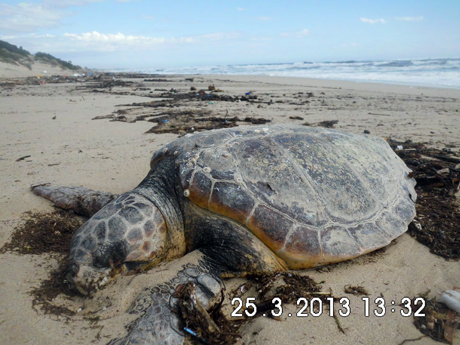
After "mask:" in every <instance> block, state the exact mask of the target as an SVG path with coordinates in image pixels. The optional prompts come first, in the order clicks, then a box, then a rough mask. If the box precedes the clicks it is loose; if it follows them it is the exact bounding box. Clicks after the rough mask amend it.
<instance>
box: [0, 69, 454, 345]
mask: <svg viewBox="0 0 460 345" xmlns="http://www.w3.org/2000/svg"><path fill="white" fill-rule="evenodd" d="M9 77H12V76H11V75H10V76H9ZM13 77H14V75H13ZM167 79H168V80H172V82H162V83H148V84H147V85H146V87H150V88H152V90H153V89H154V88H165V89H169V88H171V87H175V88H176V89H178V90H182V91H187V90H188V89H189V88H190V86H191V85H194V86H196V87H197V89H201V88H205V89H207V86H208V85H209V84H214V85H215V86H216V88H219V89H222V90H224V91H225V94H230V95H233V94H235V95H242V94H244V93H245V92H248V91H253V92H255V94H257V95H258V96H261V97H262V99H265V100H266V101H269V100H270V99H272V100H273V104H271V105H267V104H262V105H261V107H257V105H251V104H249V103H247V102H235V103H230V102H213V104H209V102H199V108H200V109H208V110H211V111H213V112H214V113H215V114H222V115H224V114H225V113H226V111H227V110H228V111H229V114H230V116H240V117H242V118H244V117H245V116H256V117H264V118H268V119H272V121H273V122H274V123H299V124H301V123H303V122H309V123H316V122H320V121H324V120H338V121H339V122H338V124H337V125H336V128H338V129H341V130H345V131H349V132H354V133H362V132H363V131H364V130H368V131H370V133H371V135H376V136H385V137H392V138H394V139H397V140H401V141H405V140H407V139H411V140H413V141H421V142H429V143H431V144H432V145H433V146H437V147H440V148H444V147H446V145H448V146H449V147H452V148H451V149H452V150H453V151H454V152H458V151H459V148H460V124H459V119H460V115H459V113H458V111H459V110H460V90H453V89H432V88H421V87H410V86H397V85H386V84H371V83H353V82H342V81H322V80H311V79H300V78H298V79H297V78H275V77H244V76H195V81H194V82H184V81H183V80H184V78H183V77H180V76H174V77H167ZM1 81H2V80H0V82H1ZM3 81H5V79H3ZM137 81H139V80H137ZM0 91H1V92H0V119H1V124H2V125H1V129H0V131H1V135H0V147H1V151H0V171H1V174H0V184H1V186H2V189H1V192H0V203H1V207H0V247H1V246H3V244H5V243H6V242H7V241H9V239H10V236H11V234H12V232H13V230H14V228H15V226H17V225H18V224H19V222H20V219H21V215H22V213H23V212H26V211H30V210H41V211H50V210H52V207H51V205H50V203H49V202H47V201H45V200H44V199H41V198H39V197H36V196H35V195H33V194H32V193H31V191H30V189H29V187H30V186H31V185H33V184H37V183H44V182H50V183H53V184H61V185H81V186H85V187H89V188H94V189H100V190H104V191H108V192H113V193H121V192H124V191H127V190H130V189H132V188H133V187H135V186H136V185H137V184H138V183H139V182H140V181H141V179H142V178H143V177H144V176H145V175H146V173H147V171H148V166H149V159H150V157H151V155H152V153H153V152H154V151H155V150H157V149H158V148H160V147H161V146H162V145H164V144H165V143H167V142H169V141H171V140H173V139H174V138H176V137H177V135H175V134H161V135H158V134H144V132H146V131H147V130H148V129H150V128H151V127H152V126H153V124H152V123H150V122H146V121H138V122H136V123H123V122H109V121H108V120H97V121H96V120H94V121H93V120H91V119H92V118H93V117H95V116H100V115H108V114H111V113H112V112H113V111H115V110H117V109H120V108H119V107H115V106H116V105H119V104H130V103H133V102H147V101H149V100H150V99H149V98H145V97H141V96H142V93H140V92H137V91H134V90H131V91H132V92H130V93H132V94H129V95H114V94H108V93H91V92H83V91H79V90H76V85H75V84H46V85H40V86H24V85H23V86H16V87H14V88H12V89H10V88H8V87H1V86H0ZM113 91H117V89H116V88H114V90H113ZM120 91H126V88H125V89H123V90H122V89H121V88H120ZM298 92H303V94H298ZM308 92H312V93H313V94H314V97H312V98H308V100H309V102H310V103H308V104H306V103H305V102H304V101H305V100H307V98H306V97H307V96H306V94H307V93H308ZM144 94H145V92H144ZM277 101H282V102H277ZM193 107H198V103H197V102H195V103H190V104H187V105H186V106H183V107H182V109H189V108H193ZM129 108H132V107H121V109H129ZM136 111H137V112H138V113H141V112H142V111H141V110H136ZM149 111H152V110H149ZM54 116H55V117H56V118H55V119H53V117H54ZM290 116H301V117H303V118H304V120H291V119H289V117H290ZM28 155H30V157H28V158H26V159H23V160H21V161H16V160H17V159H18V158H20V157H23V156H28ZM186 261H187V257H185V258H182V259H180V260H177V261H174V262H172V263H169V264H168V265H167V266H166V267H165V266H162V267H160V268H157V269H154V270H152V271H150V272H149V273H148V274H146V275H142V276H138V277H120V278H117V280H116V282H115V283H114V284H112V285H110V286H108V288H107V289H105V290H104V291H102V292H100V293H99V294H98V295H97V296H96V297H95V298H94V299H93V300H90V301H88V300H87V301H85V300H84V299H80V298H75V299H73V300H70V301H67V300H65V299H64V298H61V297H58V298H57V299H56V301H55V303H56V304H64V305H66V306H68V307H69V308H71V309H72V308H73V309H74V310H77V309H79V308H82V311H81V312H80V313H78V314H77V316H75V317H70V318H68V317H65V316H55V315H45V314H44V313H43V311H40V310H34V309H33V308H32V297H31V296H30V295H29V291H30V290H31V289H32V288H34V287H36V286H38V285H39V284H40V282H41V281H43V280H44V279H46V278H47V277H48V276H49V273H50V271H51V270H52V269H54V268H56V265H57V264H56V260H55V259H53V258H50V256H49V255H39V256H38V255H18V254H13V253H11V252H6V253H4V254H0V343H1V344H34V345H41V344H54V343H60V344H90V343H91V344H105V343H107V341H108V340H109V339H111V338H113V337H115V336H117V335H119V334H122V333H123V332H124V329H123V325H124V324H126V323H127V322H128V319H130V317H129V316H128V315H126V314H125V313H124V309H125V308H126V306H127V305H129V302H130V301H131V299H132V298H133V296H135V295H136V293H137V292H139V291H140V289H141V288H142V286H146V285H147V286H148V285H153V284H154V283H155V282H158V281H159V280H161V279H167V278H168V276H170V275H171V274H174V270H175V269H177V268H178V267H180V265H181V264H182V263H184V262H186ZM165 268H168V270H165ZM304 273H305V274H308V275H309V276H311V277H312V278H313V279H315V281H317V282H320V281H323V282H324V283H323V287H324V288H323V290H324V291H328V290H329V289H332V291H333V293H334V295H335V296H347V297H349V299H350V308H351V315H350V316H348V317H345V318H340V322H341V325H342V327H343V328H344V330H345V334H343V333H341V332H340V331H339V329H338V327H337V325H336V323H335V320H334V319H333V318H331V317H329V316H327V315H323V316H322V317H320V318H312V317H307V318H302V317H296V316H293V317H288V316H287V312H291V313H293V314H294V315H295V313H296V311H297V310H298V307H297V306H285V313H284V314H283V317H282V321H281V322H279V321H275V320H273V319H268V318H262V317H261V318H257V319H255V320H254V321H253V322H251V323H250V324H248V325H247V326H246V327H245V328H244V329H243V334H244V335H243V341H242V343H244V344H259V345H260V344H281V345H283V344H286V345H287V344H331V343H339V344H401V343H402V342H403V341H404V340H405V339H415V338H419V337H420V336H421V335H422V334H421V333H420V332H419V331H418V330H417V329H416V328H415V327H414V325H413V319H412V318H405V317H402V316H401V315H400V314H399V308H398V307H397V308H396V312H395V313H391V312H390V309H391V301H395V302H396V304H399V303H400V301H401V299H402V298H404V297H413V296H416V295H418V294H421V293H425V292H426V291H428V290H430V293H429V295H430V296H431V297H434V296H439V294H440V293H441V292H442V291H444V290H446V289H452V288H453V287H455V286H460V262H458V261H457V262H449V261H446V260H444V259H442V258H440V257H438V256H435V255H433V254H431V253H430V252H429V250H428V248H426V247H425V246H423V245H422V244H420V243H419V242H417V241H415V240H414V239H413V238H411V237H410V236H409V235H407V234H404V235H402V236H401V237H400V238H399V239H398V240H397V241H396V243H395V244H394V245H391V246H390V247H388V249H387V250H386V251H384V252H382V253H379V254H378V255H375V256H364V257H361V258H358V259H355V260H352V261H349V262H345V263H341V264H338V265H333V266H332V267H331V268H330V269H329V268H326V269H324V270H321V271H317V270H306V271H305V272H304ZM159 277H162V278H159ZM242 282H244V280H243V279H232V280H228V281H226V284H227V289H228V291H229V290H231V288H232V287H234V286H238V285H239V284H241V283H242ZM348 284H351V285H355V286H356V285H361V286H363V287H365V288H366V289H367V291H368V292H369V293H370V296H369V297H370V300H371V301H373V300H374V299H375V298H377V297H383V298H385V301H386V306H387V313H386V315H385V316H383V317H375V316H373V315H372V316H370V317H364V311H363V302H362V301H361V299H360V297H359V296H354V295H347V294H345V293H344V286H345V285H348ZM371 306H373V304H371ZM103 307H107V308H106V309H105V310H104V311H102V308H103ZM336 308H337V309H338V308H339V305H336ZM95 311H97V313H96V314H93V312H95ZM324 314H327V313H326V312H325V313H324ZM94 315H97V316H100V319H101V320H100V321H99V322H97V323H95V324H92V323H90V322H89V321H88V320H85V319H84V318H85V317H88V316H94ZM459 332H460V331H459V330H457V331H456V338H455V339H456V341H457V343H460V340H459V339H460V335H459ZM434 343H435V341H434V340H432V339H430V338H427V337H424V338H422V339H420V340H418V341H416V342H415V344H434Z"/></svg>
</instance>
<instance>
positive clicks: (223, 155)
mask: <svg viewBox="0 0 460 345" xmlns="http://www.w3.org/2000/svg"><path fill="white" fill-rule="evenodd" d="M222 157H226V158H227V157H230V153H229V152H223V153H222Z"/></svg>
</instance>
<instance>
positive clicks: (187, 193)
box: [184, 189, 190, 198]
mask: <svg viewBox="0 0 460 345" xmlns="http://www.w3.org/2000/svg"><path fill="white" fill-rule="evenodd" d="M184 196H185V197H186V198H188V197H189V196H190V191H189V190H188V189H186V190H184Z"/></svg>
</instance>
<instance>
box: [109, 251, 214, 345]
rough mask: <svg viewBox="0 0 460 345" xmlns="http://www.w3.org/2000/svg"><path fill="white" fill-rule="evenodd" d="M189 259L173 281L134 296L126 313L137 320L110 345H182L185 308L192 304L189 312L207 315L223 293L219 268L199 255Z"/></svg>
mask: <svg viewBox="0 0 460 345" xmlns="http://www.w3.org/2000/svg"><path fill="white" fill-rule="evenodd" d="M188 257H189V260H187V261H190V263H188V264H186V265H184V266H183V269H182V270H180V271H179V272H178V273H177V275H176V277H175V278H173V279H171V280H170V281H169V282H167V283H163V284H159V285H156V286H153V287H150V288H147V289H145V290H144V291H143V292H142V293H141V294H139V295H138V296H137V298H136V300H135V301H134V302H133V303H132V305H131V307H130V308H129V309H128V313H130V314H138V315H140V317H139V318H138V319H137V320H135V321H133V322H132V323H131V324H130V325H128V326H127V330H128V334H127V335H126V336H125V337H124V338H119V339H114V340H112V341H111V342H110V343H109V344H110V345H125V344H164V345H176V344H177V345H179V344H183V343H184V341H185V337H186V334H187V333H186V329H187V324H186V322H185V320H184V318H185V317H187V310H184V307H185V305H186V304H189V303H192V304H193V306H190V307H191V308H192V309H194V310H196V309H201V310H202V311H203V312H204V313H205V314H206V310H207V309H209V307H210V306H211V305H212V304H213V302H214V300H215V298H216V297H219V295H220V291H221V290H222V282H221V280H220V278H219V276H220V269H219V268H218V267H216V266H214V265H209V262H208V258H207V257H206V256H205V255H204V254H202V253H200V252H199V251H195V252H194V253H190V254H189V255H188ZM197 307H198V308H197ZM185 308H186V307H185ZM211 322H212V321H211Z"/></svg>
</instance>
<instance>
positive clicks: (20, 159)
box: [16, 155, 32, 162]
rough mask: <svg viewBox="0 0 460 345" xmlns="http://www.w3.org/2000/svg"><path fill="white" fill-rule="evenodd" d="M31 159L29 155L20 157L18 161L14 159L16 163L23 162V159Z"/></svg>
mask: <svg viewBox="0 0 460 345" xmlns="http://www.w3.org/2000/svg"><path fill="white" fill-rule="evenodd" d="M30 157H32V156H31V155H27V156H22V157H19V158H18V159H16V162H20V161H23V160H24V159H26V158H30Z"/></svg>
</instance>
